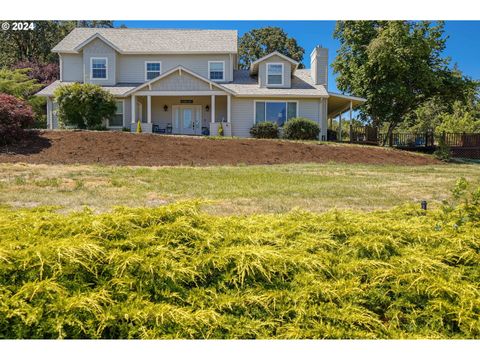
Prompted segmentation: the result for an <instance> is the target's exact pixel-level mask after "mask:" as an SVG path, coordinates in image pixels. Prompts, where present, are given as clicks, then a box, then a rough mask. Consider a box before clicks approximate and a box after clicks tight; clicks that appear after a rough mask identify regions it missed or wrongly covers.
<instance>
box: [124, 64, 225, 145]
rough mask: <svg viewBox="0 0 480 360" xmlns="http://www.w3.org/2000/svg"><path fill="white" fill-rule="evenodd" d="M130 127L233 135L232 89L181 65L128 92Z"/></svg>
mask: <svg viewBox="0 0 480 360" xmlns="http://www.w3.org/2000/svg"><path fill="white" fill-rule="evenodd" d="M126 95H127V96H128V97H129V102H130V117H129V118H130V127H131V130H132V131H136V128H137V126H138V125H137V124H138V122H140V123H141V126H142V131H143V132H155V133H163V134H180V135H217V134H218V128H219V127H220V124H222V129H223V134H224V135H226V136H231V133H232V131H231V103H232V92H231V91H230V90H229V89H226V88H224V87H223V86H222V85H220V84H217V83H215V82H213V81H211V80H209V79H206V78H204V77H202V76H200V75H198V74H196V73H195V72H193V71H191V70H189V69H186V68H184V67H182V66H178V67H176V68H174V69H172V70H170V71H168V72H166V73H164V74H162V75H160V76H158V77H156V78H154V79H152V80H150V81H148V82H146V83H144V84H142V85H140V86H138V87H136V88H135V89H132V90H131V91H129V93H127V94H126Z"/></svg>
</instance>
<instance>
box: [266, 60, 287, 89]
mask: <svg viewBox="0 0 480 360" xmlns="http://www.w3.org/2000/svg"><path fill="white" fill-rule="evenodd" d="M267 85H283V64H282V63H268V64H267Z"/></svg>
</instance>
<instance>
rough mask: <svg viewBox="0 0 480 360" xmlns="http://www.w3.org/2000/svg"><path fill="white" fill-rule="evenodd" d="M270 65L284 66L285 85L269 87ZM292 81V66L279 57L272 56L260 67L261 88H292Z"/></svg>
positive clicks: (259, 81)
mask: <svg viewBox="0 0 480 360" xmlns="http://www.w3.org/2000/svg"><path fill="white" fill-rule="evenodd" d="M268 63H281V64H283V85H268V86H267V64H268ZM291 80H292V64H291V63H290V62H288V61H285V60H284V59H282V58H281V57H279V56H272V57H270V58H268V59H267V60H265V61H262V62H261V63H260V64H259V65H258V85H259V86H260V87H262V88H263V87H269V88H273V87H275V88H290V87H291Z"/></svg>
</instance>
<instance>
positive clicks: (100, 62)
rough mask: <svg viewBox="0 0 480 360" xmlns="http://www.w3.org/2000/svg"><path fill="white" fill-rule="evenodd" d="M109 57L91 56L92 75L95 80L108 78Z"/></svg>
mask: <svg viewBox="0 0 480 360" xmlns="http://www.w3.org/2000/svg"><path fill="white" fill-rule="evenodd" d="M107 63H108V61H107V58H90V68H91V74H90V77H91V79H93V80H106V79H107V67H108V65H107Z"/></svg>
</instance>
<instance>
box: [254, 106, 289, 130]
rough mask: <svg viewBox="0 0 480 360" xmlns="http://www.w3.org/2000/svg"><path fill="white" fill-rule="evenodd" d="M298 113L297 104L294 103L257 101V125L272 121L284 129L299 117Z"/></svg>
mask: <svg viewBox="0 0 480 360" xmlns="http://www.w3.org/2000/svg"><path fill="white" fill-rule="evenodd" d="M297 112H298V109H297V102H294V101H285V102H283V101H255V123H259V122H264V121H271V122H275V123H277V125H278V126H280V127H282V126H283V125H284V124H285V122H287V121H288V120H290V119H292V118H295V117H297Z"/></svg>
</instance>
